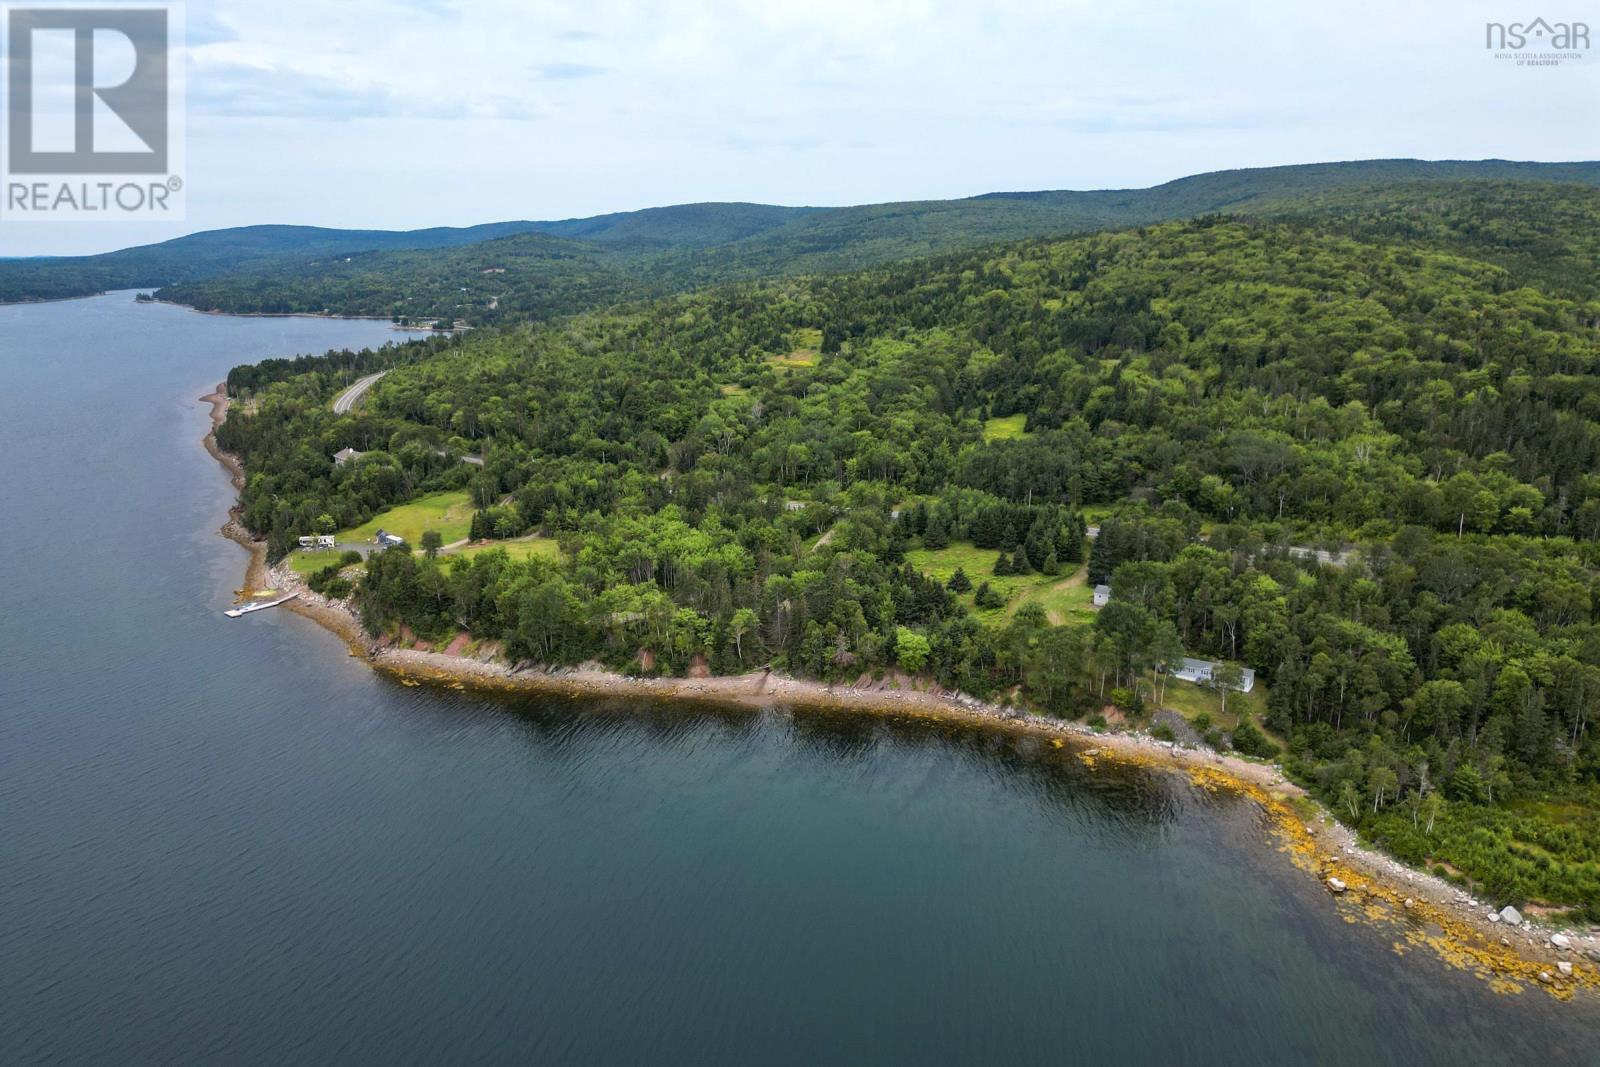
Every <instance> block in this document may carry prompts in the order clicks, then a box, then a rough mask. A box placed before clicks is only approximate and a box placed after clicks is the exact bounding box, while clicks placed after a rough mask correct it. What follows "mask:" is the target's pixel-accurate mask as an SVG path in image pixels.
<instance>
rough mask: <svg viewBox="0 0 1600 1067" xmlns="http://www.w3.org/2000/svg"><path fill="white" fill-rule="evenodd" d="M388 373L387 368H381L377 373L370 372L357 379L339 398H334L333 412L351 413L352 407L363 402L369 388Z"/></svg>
mask: <svg viewBox="0 0 1600 1067" xmlns="http://www.w3.org/2000/svg"><path fill="white" fill-rule="evenodd" d="M388 373H389V372H388V371H386V370H381V371H379V372H378V373H377V374H369V375H367V376H366V377H365V378H359V379H357V380H356V384H354V385H352V386H351V387H350V388H348V389H346V390H345V391H344V392H342V393H340V394H339V396H338V399H336V400H334V402H333V413H334V414H335V415H348V414H350V411H351V409H352V408H354V407H355V406H356V405H357V404H359V403H360V402H361V398H362V397H364V396H366V395H367V390H368V389H371V388H372V385H373V383H374V382H376V381H377V380H378V379H379V378H382V377H383V376H384V375H385V374H388Z"/></svg>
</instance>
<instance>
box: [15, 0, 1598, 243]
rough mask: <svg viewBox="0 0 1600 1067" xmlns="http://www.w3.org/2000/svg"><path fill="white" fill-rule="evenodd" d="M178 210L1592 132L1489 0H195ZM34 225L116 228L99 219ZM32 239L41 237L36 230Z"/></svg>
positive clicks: (361, 210)
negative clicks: (1491, 45) (1503, 28)
mask: <svg viewBox="0 0 1600 1067" xmlns="http://www.w3.org/2000/svg"><path fill="white" fill-rule="evenodd" d="M188 8H189V16H188V18H189V23H190V25H191V27H194V28H195V29H196V30H197V31H198V32H196V33H194V34H192V36H191V48H190V50H189V63H188V86H189V89H188V92H189V97H190V111H191V118H190V134H189V154H190V157H191V164H190V165H191V169H192V170H193V173H192V175H191V176H190V181H189V191H190V201H189V203H190V220H189V221H190V228H194V227H209V226H217V225H229V224H237V223H246V222H263V221H294V222H315V223H321V224H326V225H361V226H395V227H402V226H421V225H429V224H433V223H445V222H449V223H465V222H478V221H485V220H488V219H497V218H550V217H563V216H573V215H581V214H590V213H597V212H602V211H609V210H619V209H625V208H633V207H643V206H648V205H652V204H662V203H673V202H681V201H686V200H706V199H740V200H763V201H769V202H783V203H851V202H866V201H882V200H893V199H918V198H924V197H935V196H958V195H967V194H972V193H978V192H984V191H988V190H993V189H1025V188H1097V187H1127V186H1140V185H1149V184H1154V183H1157V182H1161V181H1165V180H1168V179H1171V178H1174V177H1179V176H1181V175H1183V174H1187V173H1193V172H1196V171H1204V170H1215V169H1222V168H1229V167H1240V166H1255V165H1265V164H1276V163H1292V162H1312V161H1320V160H1328V159H1348V158H1370V157H1385V156H1423V157H1434V158H1441V157H1453V158H1478V157H1484V156H1500V157H1506V158H1536V159H1537V158H1542V159H1560V158H1566V159H1572V158H1595V157H1597V156H1600V144H1597V143H1596V140H1597V134H1600V123H1597V122H1596V119H1597V118H1600V115H1597V108H1600V104H1597V101H1600V93H1597V92H1596V90H1597V89H1600V55H1597V56H1595V57H1592V58H1591V59H1590V60H1589V61H1588V62H1587V63H1584V64H1581V65H1578V66H1572V67H1563V68H1556V69H1542V70H1526V69H1518V68H1515V67H1507V66H1505V65H1503V64H1499V65H1497V64H1495V63H1494V62H1492V61H1491V60H1489V59H1488V58H1487V57H1486V56H1485V55H1484V54H1483V48H1482V33H1483V23H1484V21H1486V20H1488V19H1495V18H1499V19H1504V18H1507V17H1511V16H1509V15H1507V13H1506V9H1505V0H1422V2H1413V3H1409V4H1405V5H1399V6H1395V5H1392V4H1379V3H1377V2H1376V0H1357V2H1355V3H1353V4H1352V3H1341V4H1337V5H1336V4H1333V3H1331V2H1330V3H1324V4H1321V5H1315V6H1313V5H1304V4H1284V3H1282V2H1281V0H1275V2H1268V0H1224V2H1221V3H1217V4H1206V5H1197V4H1193V3H1184V2H1180V0H1137V2H1128V3H1121V4H1109V3H1103V2H1102V3H1089V2H1087V0H988V2H982V3H979V2H976V0H972V2H962V3H956V2H952V0H876V2H867V0H704V2H688V0H627V2H624V0H581V2H579V0H541V2H540V3H538V4H529V3H527V2H526V0H472V2H471V3H466V2H460V3H454V2H447V0H341V2H339V3H333V4H330V3H327V2H326V0H316V2H313V0H277V2H275V3H272V4H263V3H260V2H259V0H189V4H188ZM28 237H29V239H30V240H38V241H39V242H40V247H41V248H45V247H50V242H60V241H66V240H72V241H75V242H80V243H82V242H93V241H100V242H103V243H107V244H109V243H112V240H111V239H109V238H108V237H106V236H103V235H102V232H101V231H99V230H97V229H96V228H93V227H78V228H77V230H76V232H73V233H61V234H54V235H46V234H30V235H28ZM35 250H38V249H35Z"/></svg>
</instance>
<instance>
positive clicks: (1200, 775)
mask: <svg viewBox="0 0 1600 1067" xmlns="http://www.w3.org/2000/svg"><path fill="white" fill-rule="evenodd" d="M217 314H220V313H217ZM200 400H201V401H202V402H203V403H206V404H209V405H210V406H211V431H210V432H209V433H207V434H206V436H205V440H204V445H205V448H206V451H208V452H209V453H210V454H211V455H212V456H213V457H214V458H215V459H216V460H217V462H218V463H220V464H222V466H223V467H224V469H226V470H227V471H228V473H229V476H230V479H231V481H232V483H233V486H234V489H235V490H236V491H239V490H242V489H243V488H244V484H245V470H244V465H243V463H242V462H241V461H240V460H239V458H238V457H237V456H234V455H231V454H229V453H227V452H224V451H222V449H221V448H220V447H219V446H218V444H217V440H216V429H217V427H219V426H221V425H222V423H223V422H224V421H225V420H226V419H227V416H228V408H229V399H228V396H227V388H226V383H219V384H218V385H217V387H216V389H215V390H214V391H213V392H211V393H208V394H206V395H205V396H202V397H201V398H200ZM220 532H221V533H222V535H223V536H224V537H227V538H228V539H229V540H231V541H233V542H235V543H236V544H238V545H240V546H241V547H243V548H244V549H245V550H246V551H247V552H248V553H249V555H250V561H249V563H248V564H247V566H246V571H245V591H246V592H249V591H251V590H257V589H263V588H276V589H282V590H289V589H292V590H294V591H296V592H298V593H299V594H300V596H299V597H298V598H297V599H295V600H293V601H291V602H289V603H288V604H285V605H284V606H283V609H282V610H287V611H292V612H294V613H295V614H297V615H301V616H304V617H306V618H308V619H311V620H312V621H314V622H316V623H318V624H319V625H321V626H323V627H324V628H326V629H328V630H330V631H332V632H333V633H335V634H337V635H338V636H339V637H340V638H342V639H343V640H344V642H345V644H346V645H347V646H348V648H349V649H350V654H351V655H352V656H360V657H361V658H363V659H365V660H366V661H367V662H368V664H369V665H370V666H371V667H372V668H373V669H375V670H377V671H379V672H381V673H383V674H386V675H389V676H390V677H392V678H395V679H397V680H399V681H401V682H403V683H404V684H407V685H418V684H432V685H440V686H446V687H450V688H461V689H465V688H473V689H479V690H484V691H490V692H498V693H507V692H510V693H530V694H539V695H544V696H556V697H566V698H569V699H582V698H604V697H636V698H639V699H643V700H649V701H666V702H687V703H697V704H712V705H721V706H725V707H737V708H746V709H763V708H772V707H782V706H790V707H800V708H816V709H828V710H837V711H851V712H858V713H864V714H869V715H881V716H895V717H903V718H907V719H920V720H924V721H927V722H929V723H942V724H947V725H955V726H962V727H968V728H973V729H987V730H1002V731H1005V732H1008V733H1012V734H1026V735H1030V736H1034V737H1038V738H1041V739H1043V740H1046V741H1048V742H1049V743H1050V744H1052V745H1054V746H1055V747H1058V748H1067V747H1070V749H1071V750H1072V752H1073V754H1074V755H1076V756H1077V757H1078V758H1079V759H1080V760H1081V761H1083V762H1084V763H1086V764H1088V765H1089V766H1093V765H1094V764H1095V763H1096V762H1097V761H1099V760H1106V761H1110V762H1115V763H1118V764H1123V765H1132V766H1141V767H1152V768H1157V769H1161V770H1166V771H1170V772H1177V773H1184V774H1187V775H1188V776H1189V777H1190V779H1191V780H1192V781H1193V782H1194V783H1195V784H1196V785H1197V786H1198V787H1200V788H1202V789H1207V790H1216V789H1224V790H1228V791H1232V792H1235V793H1239V794H1242V795H1244V796H1245V797H1247V798H1249V799H1251V800H1253V801H1254V802H1256V803H1257V804H1259V805H1260V807H1261V809H1262V811H1263V812H1264V813H1265V815H1266V816H1267V818H1268V820H1269V822H1270V824H1271V828H1272V830H1273V833H1274V834H1275V835H1276V836H1277V837H1278V839H1279V840H1280V841H1281V842H1282V845H1283V850H1284V851H1285V852H1287V853H1288V854H1289V856H1290V858H1291V860H1292V862H1293V863H1294V864H1295V865H1296V866H1297V867H1299V868H1301V869H1302V870H1304V871H1306V872H1308V873H1310V874H1312V875H1314V876H1315V877H1316V878H1317V880H1318V881H1319V882H1320V883H1321V884H1322V885H1323V886H1324V888H1328V889H1329V890H1330V897H1331V898H1332V900H1333V902H1334V905H1335V906H1336V907H1338V908H1340V909H1341V910H1342V911H1344V914H1345V917H1346V919H1347V920H1348V921H1351V922H1357V921H1367V920H1370V921H1383V922H1390V923H1392V924H1393V925H1394V926H1396V927H1397V929H1398V930H1399V932H1400V933H1401V934H1402V935H1403V936H1404V938H1405V940H1406V941H1407V942H1408V943H1409V944H1411V945H1412V946H1414V947H1427V948H1429V949H1431V950H1432V951H1433V952H1434V953H1436V954H1437V955H1439V956H1441V957H1442V958H1443V959H1444V960H1445V961H1446V962H1448V963H1450V964H1451V965H1454V966H1458V967H1463V968H1466V969H1470V970H1473V971H1474V972H1475V973H1477V974H1479V976H1480V977H1482V978H1484V979H1485V980H1487V981H1491V982H1493V983H1495V988H1496V989H1497V991H1501V992H1517V991H1520V990H1521V989H1522V988H1523V986H1524V985H1528V986H1532V987H1534V988H1543V989H1545V990H1546V991H1547V992H1549V993H1550V994H1551V995H1552V996H1555V997H1558V998H1561V999H1568V998H1571V997H1572V996H1573V995H1574V994H1575V993H1576V992H1577V991H1578V990H1580V989H1585V990H1587V991H1588V992H1589V993H1590V994H1600V940H1597V939H1595V938H1594V937H1593V936H1590V937H1587V938H1585V937H1584V936H1583V935H1581V934H1576V933H1573V934H1570V935H1569V936H1571V937H1572V939H1573V941H1574V943H1575V950H1574V951H1571V952H1565V953H1563V952H1558V951H1556V950H1555V949H1554V948H1553V947H1552V946H1551V945H1550V943H1549V937H1550V934H1552V933H1554V932H1556V931H1554V930H1553V929H1542V928H1539V927H1535V926H1533V925H1529V926H1527V927H1525V928H1523V929H1520V930H1516V931H1515V932H1514V934H1513V931H1512V930H1511V929H1509V928H1507V927H1504V926H1501V925H1497V924H1495V923H1491V922H1490V921H1488V919H1487V914H1486V913H1487V910H1488V907H1489V906H1488V905H1487V904H1483V903H1481V902H1479V901H1478V900H1477V899H1476V898H1472V897H1470V896H1469V895H1468V894H1467V893H1466V892H1465V891H1463V890H1460V889H1458V888H1456V887H1455V886H1453V885H1451V884H1449V883H1448V882H1445V881H1444V880H1442V879H1440V878H1436V877H1434V876H1433V875H1431V874H1428V873H1425V872H1421V871H1416V870H1413V869H1411V868H1408V867H1406V866H1404V865H1402V864H1401V863H1399V862H1398V861H1396V860H1394V859H1391V858H1390V857H1388V856H1385V855H1383V854H1382V853H1378V852H1375V851H1372V850H1370V849H1367V848H1365V847H1364V846H1362V845H1361V844H1360V843H1359V842H1358V841H1357V839H1356V837H1355V835H1354V833H1352V832H1351V831H1350V830H1349V829H1348V828H1346V827H1345V826H1344V825H1343V824H1342V823H1340V822H1339V821H1338V820H1337V819H1335V818H1333V817H1332V816H1331V815H1330V814H1329V813H1328V812H1327V811H1326V810H1324V809H1323V808H1322V807H1321V805H1320V804H1318V803H1317V802H1316V801H1315V800H1314V799H1313V798H1311V797H1310V796H1309V795H1308V794H1307V793H1306V791H1305V790H1304V789H1302V788H1301V787H1300V786H1298V785H1296V784H1295V783H1293V782H1290V781H1289V780H1288V779H1287V778H1285V777H1284V775H1283V773H1282V771H1281V770H1279V768H1278V767H1277V766H1276V765H1273V764H1265V763H1256V762H1252V761H1249V760H1245V759H1242V758H1239V757H1237V756H1227V755H1223V754H1220V753H1216V752H1212V751H1209V750H1205V749H1197V748H1186V747H1184V746H1181V745H1178V744H1176V743H1171V742H1163V741H1158V740H1156V739H1155V738H1152V737H1149V736H1147V735H1143V734H1134V733H1103V734H1100V733H1095V732H1094V731H1093V730H1092V729H1091V728H1089V727H1087V726H1084V725H1082V724H1079V723H1074V722H1068V721H1065V720H1061V719H1051V718H1046V717H1044V716H1040V715H1034V714H1031V713H1028V712H1024V711H1018V710H1014V709H1008V708H1002V707H999V706H997V705H993V704H988V703H985V702H983V701H980V700H977V699H975V698H973V697H969V696H966V695H964V694H960V693H949V692H946V691H944V690H942V689H939V688H938V687H936V686H935V687H931V688H930V687H923V688H918V687H917V685H918V684H919V683H915V682H913V680H911V679H897V680H894V681H891V682H881V683H878V682H875V683H872V684H871V685H864V686H850V685H829V684H826V683H822V682H814V681H807V680H803V679H796V678H791V677H788V676H785V675H780V674H777V673H774V672H770V671H753V672H750V673H747V674H743V675H717V676H709V677H702V678H645V677H634V676H629V675H624V674H619V673H616V672H614V671H610V670H606V669H603V668H600V667H597V666H589V665H582V666H579V667H556V668H542V667H528V668H523V669H518V668H517V667H516V666H515V665H512V664H508V663H505V662H504V661H502V660H497V659H493V658H484V659H480V658H469V657H463V656H455V655H448V654H445V653H440V652H432V651H423V650H418V649H402V648H395V647H392V646H390V645H388V644H386V643H385V642H381V641H376V640H374V639H373V638H372V637H370V636H369V635H368V634H367V633H366V631H365V629H364V627H363V626H362V625H361V621H360V619H359V618H358V617H357V616H356V614H355V613H354V612H353V611H352V610H350V608H349V607H348V606H347V605H346V604H344V603H343V602H341V601H333V600H329V599H328V598H326V597H323V596H321V595H319V594H317V593H315V592H313V591H312V590H311V588H310V587H309V586H308V585H306V584H305V582H304V581H302V580H301V579H300V577H299V575H297V574H296V573H295V572H294V571H293V569H291V568H290V567H288V566H286V565H281V564H280V565H279V566H277V567H271V566H269V565H268V563H267V558H266V557H267V549H266V545H265V543H264V542H262V541H259V540H256V539H255V538H253V537H252V536H251V535H250V533H249V531H248V530H246V529H245V527H244V525H243V524H242V523H241V522H240V521H239V517H238V507H237V505H235V506H233V507H231V508H230V510H229V519H228V522H227V523H226V524H225V525H224V526H223V527H222V530H221V531H220ZM905 683H912V684H911V686H910V687H909V688H906V687H903V686H904V685H905ZM1334 886H1342V887H1343V888H1341V889H1338V890H1334V889H1333V888H1332V887H1334ZM1508 935H1510V936H1508ZM1396 947H1397V951H1399V942H1396ZM1563 960H1564V961H1567V962H1570V963H1574V964H1576V973H1575V975H1573V976H1570V977H1569V976H1565V975H1562V974H1560V972H1559V970H1558V967H1557V963H1558V962H1560V961H1563Z"/></svg>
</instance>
